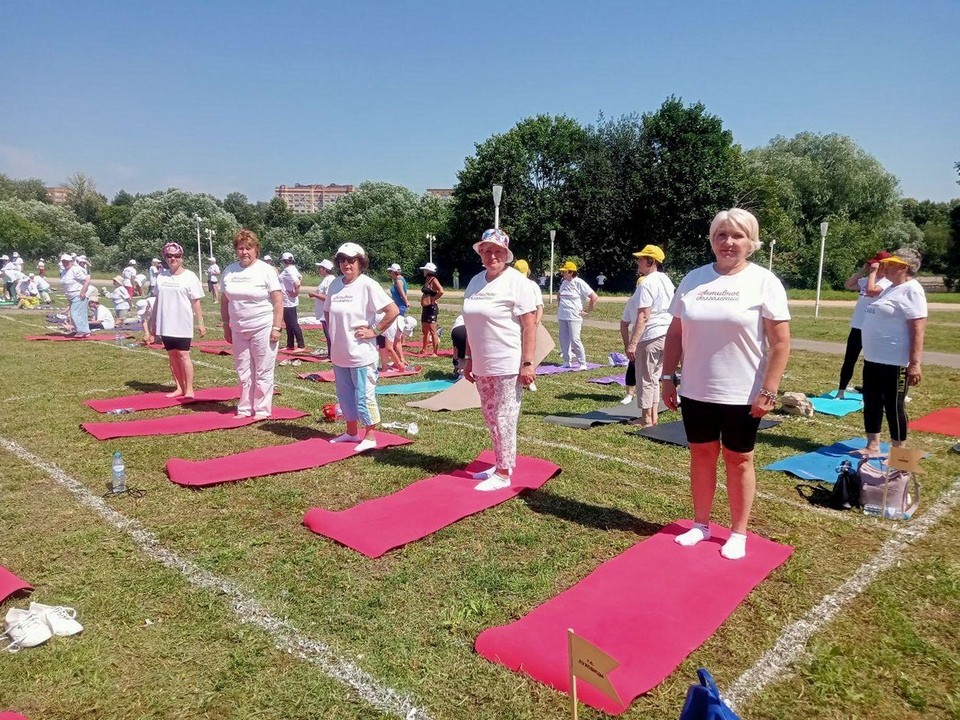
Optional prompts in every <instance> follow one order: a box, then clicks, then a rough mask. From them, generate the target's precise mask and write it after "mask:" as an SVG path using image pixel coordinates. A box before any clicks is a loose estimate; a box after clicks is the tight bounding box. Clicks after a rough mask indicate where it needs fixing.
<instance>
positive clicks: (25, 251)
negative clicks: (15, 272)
mask: <svg viewBox="0 0 960 720" xmlns="http://www.w3.org/2000/svg"><path fill="white" fill-rule="evenodd" d="M0 247H4V248H9V249H10V250H17V251H18V252H19V253H20V254H21V255H23V256H24V257H25V258H30V259H39V258H41V257H43V258H47V259H50V258H53V257H56V256H58V255H59V254H60V253H61V252H62V251H65V250H66V251H68V252H76V253H84V254H86V255H87V256H88V257H90V258H91V260H92V261H94V263H95V264H96V263H97V260H98V259H100V258H103V256H104V254H105V251H104V247H103V244H102V243H101V242H100V238H99V237H97V232H96V229H95V228H94V226H93V225H91V224H90V223H81V222H80V221H79V220H77V216H76V215H75V214H74V212H73V211H72V210H71V209H70V208H68V207H61V206H58V205H51V204H49V203H44V202H40V201H39V200H19V199H16V198H13V199H10V200H2V201H0Z"/></svg>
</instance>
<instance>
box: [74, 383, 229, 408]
mask: <svg viewBox="0 0 960 720" xmlns="http://www.w3.org/2000/svg"><path fill="white" fill-rule="evenodd" d="M239 397H240V386H239V385H231V386H229V387H216V388H203V389H202V390H197V392H196V394H195V395H194V396H193V397H192V398H182V397H178V398H168V397H166V393H163V392H152V393H137V394H136V395H124V396H123V397H116V398H105V399H102V400H84V401H83V404H84V405H86V406H87V407H89V408H93V409H94V410H96V411H97V412H98V413H106V412H110V411H111V410H123V409H127V410H162V409H163V408H171V407H177V406H178V405H189V404H190V403H198V402H221V401H223V400H236V399H237V398H239Z"/></svg>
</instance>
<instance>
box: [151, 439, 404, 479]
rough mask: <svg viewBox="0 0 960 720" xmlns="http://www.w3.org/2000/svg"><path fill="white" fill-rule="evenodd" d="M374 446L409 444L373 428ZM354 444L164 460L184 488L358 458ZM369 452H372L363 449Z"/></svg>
mask: <svg viewBox="0 0 960 720" xmlns="http://www.w3.org/2000/svg"><path fill="white" fill-rule="evenodd" d="M374 434H375V435H376V437H377V449H378V450H382V449H384V448H389V447H395V446H397V445H409V444H410V443H412V442H413V440H409V439H407V438H404V437H400V436H399V435H392V434H391V433H385V432H380V431H379V430H376V431H374ZM355 445H356V443H332V442H330V439H329V438H326V437H321V438H310V439H309V440H298V441H297V442H294V443H288V444H286V445H272V446H270V447H265V448H257V449H256V450H249V451H247V452H242V453H237V454H235V455H226V456H224V457H218V458H213V459H212V460H182V459H180V458H171V459H170V460H167V466H166V470H167V477H169V478H170V481H171V482H175V483H176V484H177V485H183V486H185V487H206V486H209V485H219V484H220V483H226V482H237V481H238V480H249V479H250V478H255V477H263V476H264V475H277V474H280V473H288V472H297V471H299V470H312V469H314V468H318V467H323V466H324V465H329V464H330V463H334V462H337V461H339V460H344V459H347V458H353V457H359V456H360V453H356V452H354V449H353V448H354V446H355ZM367 452H372V451H367Z"/></svg>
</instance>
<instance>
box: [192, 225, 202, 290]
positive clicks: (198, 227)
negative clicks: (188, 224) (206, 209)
mask: <svg viewBox="0 0 960 720" xmlns="http://www.w3.org/2000/svg"><path fill="white" fill-rule="evenodd" d="M193 219H194V221H195V222H196V223H197V274H199V275H203V261H202V260H201V259H200V223H202V222H203V218H202V217H200V216H199V215H198V214H197V213H194V214H193Z"/></svg>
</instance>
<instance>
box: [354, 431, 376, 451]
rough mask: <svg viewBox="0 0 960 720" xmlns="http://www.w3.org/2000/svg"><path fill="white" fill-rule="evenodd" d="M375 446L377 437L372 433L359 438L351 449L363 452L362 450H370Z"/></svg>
mask: <svg viewBox="0 0 960 720" xmlns="http://www.w3.org/2000/svg"><path fill="white" fill-rule="evenodd" d="M376 446H377V438H376V436H375V435H374V434H373V433H370V434H369V435H367V436H366V437H365V438H364V439H363V440H361V441H360V442H359V443H358V444H357V446H356V447H355V448H354V449H353V451H354V452H363V451H364V450H370V449H371V448H375V447H376Z"/></svg>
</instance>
